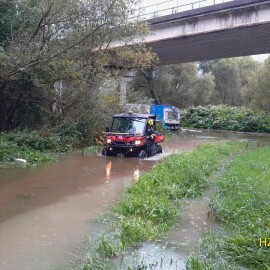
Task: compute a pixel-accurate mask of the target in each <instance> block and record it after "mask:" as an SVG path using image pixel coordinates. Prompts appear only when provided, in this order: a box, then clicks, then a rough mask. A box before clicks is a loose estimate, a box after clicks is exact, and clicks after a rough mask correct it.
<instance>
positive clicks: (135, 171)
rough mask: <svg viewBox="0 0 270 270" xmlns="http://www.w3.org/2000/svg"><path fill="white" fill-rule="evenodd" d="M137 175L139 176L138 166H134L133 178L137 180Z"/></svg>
mask: <svg viewBox="0 0 270 270" xmlns="http://www.w3.org/2000/svg"><path fill="white" fill-rule="evenodd" d="M139 177H140V170H139V167H138V166H136V169H135V170H134V179H135V180H138V179H139Z"/></svg>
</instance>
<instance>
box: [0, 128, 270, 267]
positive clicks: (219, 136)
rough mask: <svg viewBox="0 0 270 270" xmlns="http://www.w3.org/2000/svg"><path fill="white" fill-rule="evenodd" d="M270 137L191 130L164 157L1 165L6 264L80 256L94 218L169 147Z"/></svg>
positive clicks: (171, 143)
mask: <svg viewBox="0 0 270 270" xmlns="http://www.w3.org/2000/svg"><path fill="white" fill-rule="evenodd" d="M233 138H235V139H241V140H249V141H250V140H251V141H256V142H258V143H270V136H269V135H262V134H243V133H232V132H213V131H200V130H194V131H190V130H185V131H182V132H180V133H179V134H178V135H174V136H173V137H171V138H170V139H168V140H167V142H165V143H164V144H163V148H164V154H162V155H160V156H159V157H158V158H157V157H155V158H150V159H148V160H139V159H136V158H114V157H101V156H100V155H99V154H96V153H94V154H92V155H89V156H84V155H79V154H78V155H72V156H68V157H66V158H64V159H63V160H61V161H59V162H57V163H54V164H47V165H43V166H40V167H34V168H33V167H26V168H9V169H0V269H1V270H37V269H39V270H54V269H57V270H58V269H67V268H68V267H69V266H71V264H72V261H77V260H78V254H79V253H80V251H81V250H82V249H83V241H84V238H85V236H86V235H89V236H90V237H91V234H92V235H93V234H94V233H93V230H95V233H96V230H97V228H94V227H93V225H92V224H93V223H91V220H92V219H94V218H96V217H98V215H99V214H100V213H102V212H103V211H104V210H105V207H106V206H108V205H110V204H111V203H113V201H114V200H117V199H118V196H119V194H121V191H122V190H123V188H124V186H126V185H128V184H129V183H130V181H131V179H132V178H133V177H134V176H135V177H136V176H137V175H138V171H139V172H140V173H143V172H144V171H147V170H149V169H151V168H152V166H153V165H154V164H155V162H157V161H156V160H158V159H160V158H161V157H162V156H166V155H167V154H168V153H172V152H179V151H185V150H192V149H194V148H195V147H196V146H197V145H199V144H201V143H205V142H209V141H220V140H224V139H233Z"/></svg>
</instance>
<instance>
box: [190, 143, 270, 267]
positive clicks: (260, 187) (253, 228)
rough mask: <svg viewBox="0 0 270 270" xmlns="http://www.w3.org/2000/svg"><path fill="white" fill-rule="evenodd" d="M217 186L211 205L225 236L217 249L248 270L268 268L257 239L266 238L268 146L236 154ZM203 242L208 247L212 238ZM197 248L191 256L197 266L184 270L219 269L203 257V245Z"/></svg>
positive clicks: (268, 253) (269, 222)
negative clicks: (199, 249)
mask: <svg viewBox="0 0 270 270" xmlns="http://www.w3.org/2000/svg"><path fill="white" fill-rule="evenodd" d="M218 185H219V193H218V195H217V197H216V198H215V200H214V208H215V210H216V214H217V217H218V219H219V220H220V221H221V223H222V224H224V230H225V236H221V237H219V239H218V246H217V249H216V250H217V252H218V253H219V254H225V255H224V256H223V258H224V257H226V258H227V261H229V262H236V263H238V264H241V265H244V266H246V267H248V268H249V269H258V270H263V269H270V247H264V246H261V247H260V242H259V239H260V238H268V237H270V218H269V213H270V192H269V190H270V146H267V147H263V148H260V149H257V150H253V151H248V152H246V153H244V154H242V155H241V156H239V157H237V158H236V159H235V160H233V162H232V163H231V164H230V166H229V167H228V168H227V170H226V172H225V174H224V176H223V177H222V178H221V179H220V180H219V184H218ZM217 237H218V236H216V238H217ZM204 241H208V247H211V246H212V245H213V244H214V242H215V241H216V240H213V239H212V241H209V239H208V240H207V239H206V240H204ZM201 250H202V253H201V254H199V256H197V258H195V257H193V258H192V259H191V260H197V261H198V262H199V264H201V266H200V267H197V268H196V267H191V266H190V268H188V269H192V270H203V269H223V268H221V267H216V268H214V267H212V265H213V262H212V261H213V260H211V259H209V258H207V257H206V254H208V253H209V248H207V246H206V248H205V249H201ZM210 257H211V256H210ZM203 265H204V266H203ZM230 269H231V268H230Z"/></svg>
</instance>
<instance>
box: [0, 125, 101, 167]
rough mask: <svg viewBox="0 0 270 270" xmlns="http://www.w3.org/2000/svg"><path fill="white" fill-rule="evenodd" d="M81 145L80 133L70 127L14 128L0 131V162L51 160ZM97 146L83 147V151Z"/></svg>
mask: <svg viewBox="0 0 270 270" xmlns="http://www.w3.org/2000/svg"><path fill="white" fill-rule="evenodd" d="M82 145H83V138H82V134H81V133H80V132H79V131H77V130H76V129H74V128H72V127H65V128H61V129H60V128H59V129H51V130H39V131H38V130H36V131H28V130H22V131H20V130H15V131H12V132H2V133H0V164H2V165H5V164H10V163H12V162H14V160H15V159H18V158H20V159H25V160H26V161H27V163H28V164H38V163H43V162H48V161H53V160H55V159H56V158H57V156H58V154H59V153H65V152H69V151H72V150H74V149H76V148H77V147H81V146H82ZM96 148H97V147H94V146H92V147H88V148H85V150H84V153H85V154H88V153H91V152H93V150H95V149H96Z"/></svg>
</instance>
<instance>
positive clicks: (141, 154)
mask: <svg viewBox="0 0 270 270" xmlns="http://www.w3.org/2000/svg"><path fill="white" fill-rule="evenodd" d="M138 158H141V159H145V158H147V154H146V151H145V150H140V152H139V153H138Z"/></svg>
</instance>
